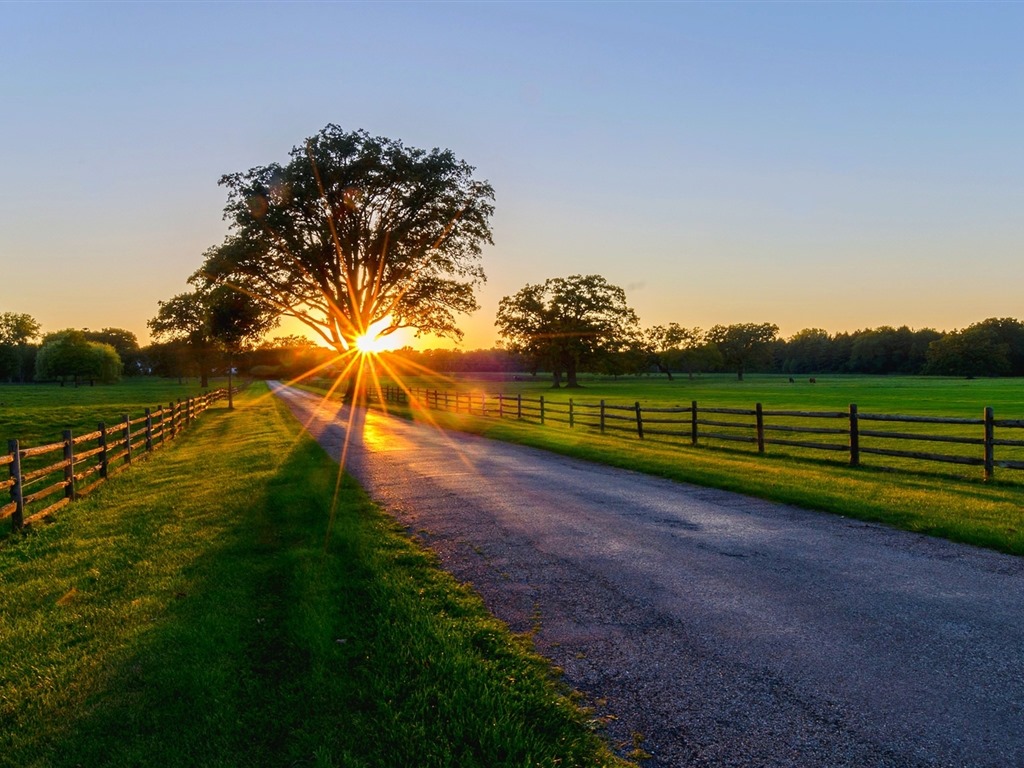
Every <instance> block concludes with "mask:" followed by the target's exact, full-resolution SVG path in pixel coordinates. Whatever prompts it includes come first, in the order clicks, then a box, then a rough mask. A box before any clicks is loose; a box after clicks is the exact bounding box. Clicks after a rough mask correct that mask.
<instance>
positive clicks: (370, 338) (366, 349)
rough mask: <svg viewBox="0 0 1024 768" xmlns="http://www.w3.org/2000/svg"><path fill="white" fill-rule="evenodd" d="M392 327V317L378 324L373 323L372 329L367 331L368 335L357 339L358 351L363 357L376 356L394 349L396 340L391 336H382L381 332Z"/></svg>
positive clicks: (365, 334)
mask: <svg viewBox="0 0 1024 768" xmlns="http://www.w3.org/2000/svg"><path fill="white" fill-rule="evenodd" d="M390 325H391V317H390V315H389V316H388V317H385V318H384V319H383V320H378V321H377V322H376V323H371V324H370V327H369V328H367V329H366V333H364V334H363V335H362V336H359V337H358V338H356V350H358V351H359V353H360V354H363V355H376V354H377V353H378V352H384V351H386V350H389V349H394V345H395V340H394V339H393V338H391V336H390V335H387V336H382V335H381V331H383V330H384V329H386V328H387V327H388V326H390Z"/></svg>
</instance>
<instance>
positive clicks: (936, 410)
mask: <svg viewBox="0 0 1024 768" xmlns="http://www.w3.org/2000/svg"><path fill="white" fill-rule="evenodd" d="M412 383H413V384H414V385H415V386H433V385H434V384H435V383H436V386H437V387H438V388H439V389H440V388H442V387H443V386H445V383H442V382H433V383H430V382H425V381H422V380H421V381H416V382H412ZM447 384H448V385H449V386H450V382H448V383H447ZM460 385H461V386H462V387H463V388H469V387H470V386H475V388H476V389H482V387H481V386H480V384H479V383H477V384H475V385H470V384H469V383H467V382H460ZM515 386H518V387H519V388H520V390H521V391H524V394H526V393H529V395H530V396H531V397H535V396H537V395H539V394H544V395H545V398H551V399H564V400H567V399H568V397H569V396H570V395H569V394H568V393H567V392H566V391H565V390H562V391H561V392H557V391H552V390H550V389H546V388H545V387H544V385H543V384H541V383H537V384H534V383H522V382H520V383H518V385H517V384H516V383H512V384H511V385H508V386H507V388H506V391H514V389H513V388H514V387H515ZM1021 390H1022V382H1021V381H1020V380H980V381H966V380H964V381H957V380H950V379H945V380H937V379H923V378H911V377H901V378H898V377H892V378H889V377H845V378H842V379H838V380H837V381H836V382H834V383H832V382H831V381H822V380H819V383H818V384H816V385H809V384H807V385H804V386H802V387H800V386H798V385H790V384H789V383H788V380H787V377H751V378H750V379H749V380H748V381H746V382H736V381H735V380H734V379H726V378H724V377H706V378H704V379H700V380H697V381H695V382H692V383H691V382H689V381H687V380H683V381H680V382H671V383H670V382H665V381H641V382H637V381H635V380H633V381H624V382H592V383H591V384H590V386H588V387H587V388H586V389H584V390H576V391H574V392H573V393H572V395H571V396H572V397H574V398H575V399H578V400H582V399H588V400H590V399H600V398H602V397H605V398H608V399H609V400H612V399H614V400H615V401H617V402H629V401H630V400H641V401H643V402H645V403H647V404H655V405H668V404H673V403H674V404H679V403H681V402H689V401H690V400H691V399H697V400H699V401H703V402H705V403H706V404H707V405H709V406H712V405H713V406H724V407H740V406H744V407H751V406H752V405H753V403H754V402H757V401H763V402H764V404H765V407H766V408H774V409H789V408H795V409H828V408H835V409H840V408H841V407H843V406H842V403H844V402H846V403H847V404H848V403H850V402H858V404H860V403H861V402H863V403H866V406H862V410H863V411H867V410H870V411H874V412H889V413H908V414H943V415H977V414H978V413H980V411H981V409H982V407H983V406H984V404H988V403H996V404H997V405H996V406H995V407H997V408H1004V412H1003V414H1002V417H1003V418H1012V417H1014V416H1016V417H1017V418H1020V417H1021V416H1022V415H1024V406H1021V405H1020V403H1021V400H1020V399H1019V398H1020V394H1021ZM490 391H494V390H493V389H491V390H490ZM684 398H685V400H684ZM999 404H1002V405H999ZM1015 406H1016V407H1015ZM388 409H389V410H391V411H392V412H394V413H396V414H398V415H405V416H412V417H415V418H418V419H424V420H427V421H430V422H433V423H436V424H437V425H438V426H440V427H442V428H444V429H453V430H462V431H468V432H474V433H477V434H481V435H485V436H487V437H492V438H496V439H500V440H506V441H510V442H515V443H520V444H523V445H530V446H533V447H537V448H542V449H545V450H550V451H554V452H557V453H562V454H565V455H571V456H576V457H579V458H583V459H587V460H590V461H595V462H600V463H605V464H610V465H613V466H618V467H623V468H627V469H632V470H636V471H640V472H646V473H650V474H654V475H658V476H662V477H667V478H671V479H674V480H679V481H684V482H692V483H695V484H698V485H704V486H709V487H716V488H723V489H726V490H732V491H737V492H740V493H745V494H749V495H753V496H757V497H760V498H764V499H769V500H773V501H779V502H783V503H787V504H793V505H795V506H800V507H803V508H807V509H816V510H822V511H827V512H832V513H835V514H839V515H844V516H847V517H853V518H858V519H861V520H869V521H876V522H882V523H885V524H888V525H891V526H894V527H898V528H902V529H905V530H910V531H916V532H920V533H925V534H929V535H934V536H941V537H944V538H948V539H951V540H954V541H961V542H967V543H971V544H976V545H979V546H984V547H988V548H991V549H996V550H1000V551H1004V552H1009V553H1013V554H1018V555H1021V554H1024V486H1022V484H1021V481H1022V480H1024V478H1022V477H1021V476H1020V473H1015V474H1014V473H1011V472H1010V471H1009V470H1007V471H1000V472H999V473H997V480H996V481H995V482H990V483H982V482H980V481H979V480H977V479H974V478H971V477H963V476H958V475H956V474H954V473H955V472H956V471H959V469H960V468H959V467H958V468H957V469H956V470H953V471H952V472H953V473H951V472H945V471H943V470H944V468H945V466H946V465H936V464H918V465H916V466H915V467H914V469H915V471H913V472H904V471H891V469H890V467H891V466H892V465H899V463H900V462H899V461H898V460H889V459H886V466H874V465H868V466H861V467H857V468H851V467H849V466H847V465H846V464H845V463H844V461H843V457H842V455H840V457H839V458H838V459H836V458H830V454H827V453H824V452H813V453H812V452H810V451H804V452H803V453H801V452H800V451H799V450H785V449H779V448H774V447H773V448H772V449H771V450H770V451H769V452H768V453H766V454H765V455H763V456H762V455H758V454H757V453H754V452H752V450H751V449H735V448H730V447H724V446H707V445H702V446H698V447H693V446H690V445H689V444H688V443H686V442H666V441H663V440H655V439H647V440H644V441H640V440H638V439H636V437H635V436H601V435H600V434H598V433H597V432H596V431H593V430H586V429H578V428H577V429H574V430H570V429H568V427H567V426H566V425H564V424H558V423H552V422H549V423H548V424H547V425H546V426H544V427H540V426H538V425H536V424H530V423H523V422H517V421H515V420H514V419H505V420H502V421H499V420H497V419H496V418H482V417H479V416H469V415H466V414H465V413H462V414H453V413H447V412H441V411H434V410H431V411H429V412H422V411H417V412H410V411H409V409H407V408H397V409H396V408H395V407H394V406H393V405H389V406H388ZM874 460H876V458H875V457H871V458H870V459H868V458H865V462H867V461H874ZM904 468H906V467H904Z"/></svg>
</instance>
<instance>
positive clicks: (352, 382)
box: [341, 376, 356, 405]
mask: <svg viewBox="0 0 1024 768" xmlns="http://www.w3.org/2000/svg"><path fill="white" fill-rule="evenodd" d="M341 401H342V402H343V403H346V404H348V405H352V404H353V403H354V402H355V401H356V377H355V376H349V377H348V384H346V385H345V396H344V397H343V398H342V399H341Z"/></svg>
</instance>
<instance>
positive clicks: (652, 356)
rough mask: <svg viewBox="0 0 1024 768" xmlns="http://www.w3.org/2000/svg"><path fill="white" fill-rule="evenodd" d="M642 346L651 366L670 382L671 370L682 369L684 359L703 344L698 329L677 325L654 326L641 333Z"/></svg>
mask: <svg viewBox="0 0 1024 768" xmlns="http://www.w3.org/2000/svg"><path fill="white" fill-rule="evenodd" d="M643 340H644V346H645V348H646V349H647V352H648V359H649V363H650V364H651V365H654V366H655V367H657V369H658V370H659V371H661V372H662V373H664V374H665V375H666V376H668V380H669V381H672V369H673V368H674V369H675V370H677V371H678V370H681V369H682V368H683V367H684V363H683V360H684V357H685V355H686V353H687V352H690V351H692V350H694V349H696V348H697V347H700V346H702V345H703V343H704V334H703V333H702V331H701V329H700V328H685V327H683V326H681V325H679V323H669V324H668V325H655V326H652V327H650V328H648V329H647V330H645V331H644V332H643Z"/></svg>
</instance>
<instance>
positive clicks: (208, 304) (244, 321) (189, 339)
mask: <svg viewBox="0 0 1024 768" xmlns="http://www.w3.org/2000/svg"><path fill="white" fill-rule="evenodd" d="M275 322H276V313H274V312H273V311H272V310H271V308H269V307H268V306H266V305H265V304H262V303H261V302H259V301H257V300H255V299H253V298H252V297H251V296H249V295H248V294H244V293H239V292H238V291H235V290H233V289H231V288H228V287H227V286H201V287H199V288H196V289H195V290H194V291H189V292H187V293H180V294H178V295H177V296H174V297H173V298H171V299H168V300H167V301H161V302H159V310H158V311H157V314H156V317H154V318H152V319H150V320H149V322H148V325H149V329H150V331H152V333H153V336H154V338H156V339H157V340H160V341H176V342H181V343H183V344H185V345H186V347H187V349H188V350H189V352H190V354H191V358H192V362H193V363H194V365H195V367H196V368H197V369H198V371H199V375H200V382H201V385H202V386H204V387H205V386H208V385H209V377H210V371H211V369H212V367H213V363H214V358H215V356H216V355H217V353H218V352H220V351H227V352H229V353H232V354H233V353H237V352H238V351H239V349H240V348H241V346H242V344H243V343H245V342H248V341H255V340H256V339H258V338H259V337H260V336H262V335H263V333H264V332H266V331H267V330H269V329H270V328H271V327H273V325H274V324H275ZM172 362H173V360H172Z"/></svg>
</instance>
